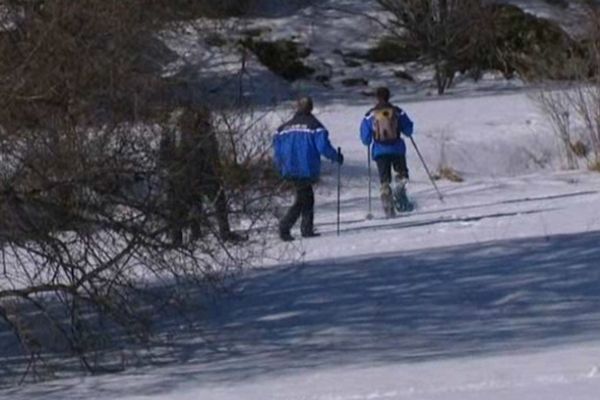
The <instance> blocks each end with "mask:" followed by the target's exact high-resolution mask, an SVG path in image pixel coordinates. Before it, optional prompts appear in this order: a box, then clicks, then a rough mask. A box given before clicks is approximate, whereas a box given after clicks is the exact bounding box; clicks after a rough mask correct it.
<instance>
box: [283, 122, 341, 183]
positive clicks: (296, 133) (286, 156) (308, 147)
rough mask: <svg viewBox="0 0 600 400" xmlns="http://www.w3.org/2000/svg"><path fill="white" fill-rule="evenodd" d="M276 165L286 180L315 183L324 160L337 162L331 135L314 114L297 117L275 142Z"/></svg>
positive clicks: (286, 126) (286, 125) (287, 125)
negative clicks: (306, 180) (330, 140)
mask: <svg viewBox="0 0 600 400" xmlns="http://www.w3.org/2000/svg"><path fill="white" fill-rule="evenodd" d="M273 149H274V152H275V164H276V165H277V168H278V170H279V173H280V174H281V176H282V177H283V178H285V179H308V180H316V179H318V178H319V175H320V174H321V156H324V157H326V158H328V159H330V160H331V161H337V158H338V156H337V151H336V150H335V149H334V148H333V146H331V143H330V142H329V132H327V129H325V127H324V126H323V124H321V122H319V120H318V119H316V118H315V117H314V116H313V115H312V114H305V113H297V114H296V115H295V116H294V118H292V119H291V120H290V121H289V122H287V123H285V124H283V125H282V126H281V127H280V128H279V129H277V133H275V137H274V138H273Z"/></svg>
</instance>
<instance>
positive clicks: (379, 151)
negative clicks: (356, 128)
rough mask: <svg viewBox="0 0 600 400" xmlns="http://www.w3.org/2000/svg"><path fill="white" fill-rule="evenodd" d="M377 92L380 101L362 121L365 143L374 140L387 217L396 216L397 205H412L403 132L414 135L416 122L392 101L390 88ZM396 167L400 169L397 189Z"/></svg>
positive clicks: (402, 208) (407, 207) (373, 153)
mask: <svg viewBox="0 0 600 400" xmlns="http://www.w3.org/2000/svg"><path fill="white" fill-rule="evenodd" d="M375 94H376V97H377V104H376V105H375V107H373V108H371V109H370V110H369V111H368V112H367V114H366V115H365V117H364V118H363V120H362V123H361V125H360V138H361V141H362V143H363V144H364V145H365V146H370V145H371V143H373V146H372V149H371V156H372V158H373V160H374V161H375V163H376V164H377V170H378V172H379V180H380V182H381V202H382V206H383V210H384V213H385V215H386V216H387V217H393V216H394V215H395V210H394V209H395V208H397V209H398V210H399V211H410V210H411V209H412V205H411V204H410V202H409V201H408V199H407V197H406V191H405V186H406V183H407V182H408V179H409V174H408V167H407V164H406V144H405V143H404V140H403V139H402V134H404V135H406V136H408V137H410V136H411V135H412V133H413V122H412V121H411V120H410V118H409V117H408V115H407V114H406V113H405V112H404V111H403V110H402V109H401V108H400V107H398V106H395V105H393V104H392V103H390V90H389V89H388V88H386V87H380V88H378V89H377V90H376V92H375ZM392 171H394V172H395V173H396V175H395V179H394V180H395V188H394V189H393V190H392V186H391V185H392ZM394 205H396V207H394Z"/></svg>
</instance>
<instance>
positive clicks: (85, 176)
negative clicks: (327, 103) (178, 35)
mask: <svg viewBox="0 0 600 400" xmlns="http://www.w3.org/2000/svg"><path fill="white" fill-rule="evenodd" d="M5 4H6V6H7V7H8V9H9V10H12V11H13V13H12V18H11V22H12V26H11V29H9V30H7V31H4V32H2V33H1V34H0V52H2V54H3V57H2V58H1V59H0V157H1V165H0V241H1V244H2V247H1V248H0V257H1V258H0V260H1V263H2V266H1V270H2V271H1V272H2V278H1V280H0V330H3V331H8V332H12V335H13V339H14V343H15V344H17V345H18V346H19V349H20V351H19V352H18V354H17V355H18V356H19V357H20V358H16V359H22V360H25V361H27V360H28V361H29V366H30V367H28V368H26V370H27V371H29V372H39V369H38V367H39V366H43V364H42V363H41V362H42V360H44V362H51V361H52V360H54V359H55V357H56V356H58V357H59V358H60V359H63V360H64V359H69V358H71V359H72V358H73V357H74V358H75V359H77V360H79V362H80V363H81V365H82V366H83V367H84V368H86V369H88V370H90V371H98V370H105V369H106V368H110V369H114V368H121V367H122V363H119V362H118V358H115V356H114V352H115V351H116V349H122V351H123V352H127V351H128V349H130V348H135V346H140V345H144V344H147V343H149V338H150V335H151V333H152V329H151V328H152V326H153V325H154V324H155V322H156V319H157V318H163V317H168V316H170V310H172V308H173V307H175V306H177V305H180V304H182V303H185V302H186V300H187V299H189V296H191V294H189V293H188V292H187V291H186V290H185V288H186V287H187V286H188V285H191V284H206V283H209V284H212V285H220V284H221V283H222V282H223V280H224V279H225V278H226V277H227V276H228V275H229V274H230V273H232V272H234V271H236V270H237V269H238V268H239V267H240V266H242V265H244V263H246V262H249V260H250V258H251V257H252V256H253V255H256V253H255V252H256V251H257V249H260V246H259V244H260V241H261V240H262V238H261V237H260V236H259V235H258V234H257V235H256V236H254V237H253V238H252V239H254V240H251V241H250V242H241V241H239V240H238V239H239V237H232V236H231V235H224V229H223V228H224V227H223V219H222V218H221V217H222V213H223V212H225V213H226V214H225V218H226V219H225V221H227V218H228V217H231V219H233V220H235V221H237V222H239V223H240V224H242V225H243V226H244V227H246V228H247V229H250V228H254V227H256V226H259V222H261V221H262V220H263V219H264V213H265V212H266V211H265V210H268V209H269V201H270V199H271V193H272V188H270V186H269V185H268V184H267V183H266V182H265V179H264V177H263V176H262V175H261V174H260V173H258V172H256V169H254V168H253V166H254V165H265V164H267V159H266V154H267V153H266V150H265V146H266V145H267V144H266V143H265V141H264V140H262V139H260V138H257V139H256V140H246V141H243V140H242V138H241V137H240V136H239V135H240V134H241V133H242V132H246V133H247V134H248V135H251V134H254V133H255V131H256V125H253V123H254V122H255V121H256V118H255V117H253V116H252V115H250V114H249V113H248V112H246V110H239V109H238V110H237V111H235V113H236V115H237V117H236V118H237V119H236V121H237V122H236V123H235V124H234V123H230V124H229V126H228V123H227V121H232V120H233V119H232V118H231V117H229V119H227V118H225V117H222V116H221V112H220V110H209V109H207V108H206V106H202V107H200V108H198V107H197V106H196V105H195V104H190V103H189V102H185V103H184V104H182V103H181V102H178V101H175V102H171V101H166V99H167V98H168V93H169V88H168V87H167V86H166V83H165V81H163V80H162V79H161V78H160V63H157V64H156V65H153V64H152V63H151V62H149V58H148V57H150V55H151V54H153V49H156V46H160V43H157V41H156V40H155V39H154V33H155V32H158V31H160V30H161V29H163V28H164V26H165V24H166V23H172V21H173V18H175V17H176V16H177V12H178V10H173V9H172V8H168V7H167V4H168V3H166V2H165V4H164V5H163V6H164V7H163V8H160V7H158V6H157V4H158V2H153V1H147V0H134V1H127V2H108V1H105V0H80V1H75V2H74V1H72V0H53V1H33V0H7V1H5ZM198 4H200V2H199V3H198ZM157 7H158V8H157ZM199 12H201V11H199ZM182 106H183V114H182V113H181V112H182ZM230 113H232V112H230ZM186 115H192V117H191V118H192V119H191V121H192V123H193V126H192V129H190V125H189V121H188V120H186V118H185V116H186ZM199 126H201V127H203V128H204V129H202V130H198V129H194V128H198V127H199ZM224 126H225V127H227V129H225V130H223V129H222V128H223V127H224ZM234 133H235V134H234ZM186 135H192V136H193V137H194V139H193V141H192V142H190V143H194V144H195V145H194V146H192V148H186V147H185V146H182V145H177V144H176V145H175V146H174V147H173V148H172V149H174V152H173V153H171V155H172V156H173V157H171V158H168V160H170V161H169V162H168V163H166V164H165V158H164V154H163V150H164V149H165V147H164V146H163V145H164V142H165V138H168V139H169V140H171V139H172V140H174V141H175V142H176V141H177V140H179V139H176V138H179V137H182V138H183V137H185V136H186ZM194 135H200V136H194ZM236 135H237V136H236ZM207 141H208V142H210V143H211V144H210V146H212V143H216V144H217V145H216V146H214V147H210V146H209V145H208V144H207V143H208V142H207ZM242 142H243V144H242ZM196 145H197V146H198V147H196ZM219 145H220V146H219ZM222 154H227V155H228V156H226V157H221V155H222ZM201 166H202V167H201ZM197 171H200V172H197ZM232 171H233V172H232ZM242 173H243V174H247V175H245V176H244V178H243V179H238V178H236V177H235V176H236V175H237V174H242ZM225 194H227V196H225ZM221 200H224V201H225V202H223V201H221ZM227 213H230V214H231V215H230V216H228V215H227ZM260 226H262V225H260ZM188 227H189V229H188ZM193 227H198V229H197V230H196V231H194V229H193ZM173 232H178V233H180V234H181V238H179V239H180V240H178V238H176V237H174V235H173ZM225 233H227V231H226V232H225ZM175 236H176V235H175ZM232 239H234V240H233V241H232ZM257 242H259V243H257ZM25 364H27V362H25ZM25 364H19V363H14V364H13V365H14V366H15V368H16V369H17V370H19V367H20V366H23V365H25ZM47 370H48V369H46V371H47Z"/></svg>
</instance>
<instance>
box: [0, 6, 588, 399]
mask: <svg viewBox="0 0 600 400" xmlns="http://www.w3.org/2000/svg"><path fill="white" fill-rule="evenodd" d="M292 3H293V4H292V5H293V7H291V8H286V7H283V8H282V7H280V2H277V1H273V2H270V7H271V8H269V9H268V12H267V13H266V14H264V15H258V16H257V17H256V18H255V19H253V20H252V21H251V24H250V25H251V26H250V27H252V26H261V25H268V26H270V28H271V31H270V35H272V37H287V35H291V34H295V35H299V36H300V37H302V38H303V39H306V41H308V42H310V43H311V47H312V48H314V49H315V54H316V55H318V57H316V56H315V58H316V59H319V60H323V59H325V60H326V61H327V63H328V64H329V65H330V66H331V68H333V71H334V74H333V76H334V80H333V89H328V88H324V87H322V86H319V85H318V84H316V83H308V82H299V83H295V84H291V85H290V84H288V83H287V82H284V81H283V80H281V79H279V78H276V77H273V76H272V75H271V74H270V73H269V72H268V71H266V69H264V68H262V67H261V66H259V65H257V64H250V65H249V66H248V68H249V70H248V74H249V76H250V78H252V79H256V80H255V81H254V85H255V89H257V93H258V94H259V95H260V98H261V99H262V100H261V101H262V102H261V105H264V106H266V105H268V104H270V102H271V101H272V100H273V99H275V100H281V99H289V98H290V97H291V96H293V95H295V94H296V93H298V92H306V91H308V92H310V93H312V94H314V95H315V98H316V100H317V109H316V114H317V116H318V117H319V118H320V119H321V120H322V121H323V122H324V123H325V125H326V126H327V127H328V128H329V130H330V132H331V140H332V142H333V144H334V145H335V146H341V147H342V149H343V152H344V154H345V157H346V163H345V165H344V166H343V168H342V204H341V206H342V208H341V210H342V213H341V220H342V225H341V235H340V236H339V237H338V236H336V225H335V222H336V182H335V172H336V169H335V166H333V165H331V164H328V163H325V165H324V175H323V179H322V182H321V183H320V184H319V186H318V189H317V198H316V203H317V214H316V226H317V229H318V231H320V232H321V233H322V234H323V236H322V237H320V238H317V239H310V240H298V241H296V242H294V243H292V244H282V243H279V242H277V238H276V236H275V234H274V233H272V237H273V240H274V241H275V243H277V244H276V245H275V248H274V249H273V250H272V251H273V254H272V257H270V258H269V259H268V260H267V259H266V260H265V262H264V264H263V265H259V266H257V268H252V269H249V270H248V271H247V272H246V274H245V275H244V276H242V277H240V279H239V282H236V285H235V286H234V287H233V288H232V290H231V291H230V292H227V293H225V294H221V295H219V296H218V297H217V300H216V301H215V302H214V303H213V304H212V305H211V307H210V308H209V309H208V310H206V314H203V318H205V319H201V320H199V321H198V323H197V324H194V326H192V327H190V326H188V325H183V324H182V325H181V326H178V327H174V328H173V327H170V328H169V329H172V330H166V328H165V330H164V331H159V332H158V333H159V335H160V336H164V337H173V338H175V339H176V340H175V342H174V343H173V344H172V346H171V347H169V348H160V349H158V350H157V357H156V360H157V365H151V366H145V367H141V368H139V369H135V368H130V369H129V370H127V371H126V372H125V373H123V374H116V375H104V376H96V377H75V378H74V377H69V376H63V377H62V379H58V380H55V381H51V382H46V383H39V384H34V385H27V386H24V387H18V388H13V389H10V390H3V391H0V399H11V400H13V399H14V400H20V399H23V400H25V399H28V400H29V399H44V400H58V399H61V400H62V399H67V400H71V399H73V400H74V399H86V400H94V399H98V400H99V399H107V398H110V399H156V400H163V399H172V400H181V399H186V400H187V399H209V400H213V399H214V400H238V399H249V400H263V399H264V400H269V399H282V400H283V399H286V400H300V399H302V400H309V399H310V400H367V399H375V400H378V399H383V400H400V399H411V400H417V399H418V400H442V399H443V400H465V399H466V400H470V399H486V400H505V399H525V400H531V399H534V400H535V399H540V400H541V399H544V400H546V399H551V400H552V399H557V400H559V399H560V400H562V399H589V400H592V399H597V398H598V393H600V375H599V371H600V370H599V368H600V337H599V336H598V332H600V272H599V270H598V267H599V266H600V265H599V264H600V261H598V260H600V247H598V245H597V243H598V241H599V240H600V212H599V211H600V175H598V174H595V173H590V172H587V171H585V168H584V163H582V170H579V171H564V170H562V163H561V157H560V148H559V146H558V143H557V142H556V140H555V139H554V136H553V135H552V133H551V127H550V126H549V125H548V123H547V121H546V118H545V117H544V116H543V115H541V114H540V113H539V111H538V109H537V107H536V106H535V104H534V103H533V102H532V100H531V96H530V93H531V91H532V90H531V89H526V88H523V85H522V83H520V82H505V81H502V80H499V79H498V78H497V77H494V76H487V77H486V79H484V81H483V82H481V83H479V84H477V85H474V84H473V83H471V82H466V81H465V82H460V80H459V85H458V87H457V88H456V89H454V90H453V91H452V93H451V95H449V96H445V97H443V98H441V99H440V98H437V97H432V96H430V95H429V94H430V93H429V92H430V88H429V83H427V82H426V80H425V83H416V84H408V83H407V82H403V81H398V80H396V78H392V75H393V71H391V70H390V68H389V66H369V65H362V66H360V67H355V68H349V67H347V66H345V65H344V63H343V58H342V56H340V55H339V54H336V53H333V50H334V49H335V47H336V46H337V45H339V46H340V47H344V48H345V49H351V50H352V49H353V50H356V49H358V50H360V49H361V48H364V47H365V46H366V45H368V44H369V41H370V40H373V37H371V36H368V37H366V38H364V37H362V36H361V35H362V34H361V32H364V31H365V30H367V31H369V32H371V33H374V32H376V31H375V30H371V27H369V28H365V26H364V25H362V24H363V22H362V21H363V20H362V19H359V17H358V16H356V15H353V14H352V13H348V12H347V9H346V12H342V11H340V10H339V9H338V8H336V7H323V4H325V5H327V4H328V5H331V4H332V3H336V2H332V1H329V2H323V4H321V5H320V6H319V7H316V6H315V7H312V8H311V7H308V8H307V7H303V6H302V4H301V3H302V2H297V1H294V2H292ZM522 3H527V2H522ZM533 3H535V4H538V3H539V4H538V5H539V6H540V7H541V6H542V3H543V2H531V3H527V4H529V5H530V6H531V7H534V4H533ZM337 4H338V5H345V6H347V7H351V8H352V7H353V8H352V9H354V10H356V11H364V10H365V9H364V7H367V6H368V3H366V2H365V3H363V2H360V1H350V0H347V1H340V2H337ZM540 10H541V9H537V11H536V10H533V9H532V11H533V12H541V11H540ZM316 13H321V15H326V16H328V18H326V19H319V22H315V23H314V24H313V25H306V23H305V22H306V18H307V17H310V16H311V15H314V14H316ZM373 29H374V28H373ZM363 36H364V35H363ZM174 45H175V46H176V47H177V46H178V51H179V52H180V54H183V55H185V62H187V63H189V64H188V67H189V68H191V69H192V70H193V65H194V63H197V62H200V60H201V59H202V60H204V61H205V62H210V63H213V64H211V65H214V68H215V71H220V72H223V70H224V69H227V68H230V69H231V71H235V69H236V68H237V66H238V61H239V60H238V59H237V58H236V57H233V58H231V59H225V60H223V59H220V58H218V57H215V55H214V54H213V53H206V52H205V50H206V47H205V46H204V45H202V44H201V43H199V42H198V38H197V37H195V36H194V33H193V32H190V33H189V35H188V36H186V37H183V39H182V38H179V39H178V42H177V43H175V44H174ZM327 57H330V59H329V58H327ZM317 61H318V60H317ZM315 62H316V61H315ZM184 64H185V63H184ZM174 67H176V66H174ZM324 67H326V66H324ZM415 72H416V73H418V72H419V71H415ZM342 76H345V77H358V76H363V77H366V78H367V79H368V80H369V87H370V88H372V87H373V86H375V85H379V84H387V85H389V86H390V87H391V88H392V90H393V93H394V94H395V96H394V100H395V101H396V102H398V104H399V105H401V106H402V107H403V108H404V109H405V110H406V111H407V112H408V113H409V115H410V116H411V117H412V118H413V119H414V120H415V124H416V134H415V139H416V141H417V143H418V145H419V146H420V148H421V150H422V151H423V154H424V156H425V158H426V159H427V161H428V163H429V164H430V166H431V168H432V169H434V170H435V169H437V168H438V167H439V166H441V165H444V166H450V167H452V168H454V169H455V170H457V171H458V172H459V173H460V174H461V175H462V176H463V177H464V179H465V182H463V183H451V182H447V181H440V182H439V183H438V184H439V185H440V188H441V190H442V192H443V193H444V196H445V202H444V203H441V202H440V201H439V200H438V199H437V197H436V195H435V192H434V190H433V188H432V186H431V184H430V183H429V181H428V179H427V176H426V174H425V172H424V170H423V168H422V166H421V164H420V162H419V160H418V158H417V157H416V155H415V153H414V151H413V150H412V149H411V148H410V146H409V168H410V170H411V176H412V180H411V183H410V185H409V194H410V196H411V198H412V199H413V200H414V201H415V202H416V204H417V210H416V211H415V212H414V213H412V214H409V215H404V216H401V217H398V218H396V219H392V220H385V219H382V218H381V217H382V215H381V211H380V209H379V203H378V199H377V194H378V185H377V183H376V182H375V183H374V184H373V198H372V200H373V210H374V213H375V217H376V218H375V219H374V220H371V221H366V220H365V214H366V213H367V207H368V199H367V193H368V179H367V165H366V149H365V148H364V147H363V146H362V145H361V144H360V142H359V141H358V137H357V134H358V132H357V130H358V124H359V122H360V119H361V118H362V116H363V114H364V112H365V111H366V109H367V108H368V107H369V106H370V99H368V98H367V97H365V96H364V95H362V94H361V93H362V92H363V91H364V90H365V89H368V88H360V87H359V88H348V87H344V86H343V85H339V84H338V81H339V80H341V79H342V78H341V77H342ZM227 79H228V78H227V76H224V77H223V81H226V80H227ZM209 81H210V82H207V84H215V85H222V84H223V81H219V80H212V79H211V80H209ZM263 84H264V85H263ZM287 114H289V110H281V111H279V112H278V113H277V114H274V115H273V124H274V125H275V124H276V123H277V122H279V120H280V118H283V117H284V116H285V115H287ZM373 167H374V166H373ZM374 181H376V179H374ZM285 205H287V204H283V205H282V206H285ZM293 233H294V234H295V235H298V232H297V231H296V232H293ZM282 254H283V255H285V256H286V257H285V260H286V261H285V262H283V263H282V262H281V261H273V260H277V259H281V255H282ZM4 361H6V360H4ZM7 362H8V361H7Z"/></svg>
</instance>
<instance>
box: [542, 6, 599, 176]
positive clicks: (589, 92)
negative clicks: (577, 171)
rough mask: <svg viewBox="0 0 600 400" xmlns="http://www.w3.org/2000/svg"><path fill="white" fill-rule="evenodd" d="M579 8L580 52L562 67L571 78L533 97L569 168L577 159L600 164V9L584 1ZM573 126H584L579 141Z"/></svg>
mask: <svg viewBox="0 0 600 400" xmlns="http://www.w3.org/2000/svg"><path fill="white" fill-rule="evenodd" d="M579 7H580V12H581V16H580V20H581V22H582V24H581V26H582V27H585V34H584V38H583V40H582V41H581V52H580V53H579V54H578V55H577V56H576V57H574V58H573V59H572V60H571V62H570V63H568V64H567V65H565V66H564V68H565V69H568V71H569V76H572V77H574V78H573V80H572V81H570V82H569V84H568V86H567V87H564V88H562V89H554V88H552V87H551V85H549V88H548V89H543V90H542V91H541V92H540V93H539V94H538V95H537V96H536V100H537V102H538V104H540V105H541V107H542V110H543V111H544V112H545V114H546V115H547V116H548V117H549V119H550V121H551V123H552V126H553V128H554V131H555V133H556V134H557V135H558V137H559V138H560V139H561V142H562V143H563V148H564V151H565V154H566V157H567V162H568V166H569V168H575V167H576V159H575V157H576V156H577V157H585V158H586V159H587V160H588V161H589V162H590V163H591V164H592V165H596V164H598V162H599V161H600V8H599V7H598V5H597V4H596V3H594V2H591V1H586V0H582V1H580V2H579ZM575 122H576V123H578V124H580V125H583V134H582V137H581V138H573V137H572V134H571V131H570V125H571V124H572V123H575ZM590 157H591V159H590Z"/></svg>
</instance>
